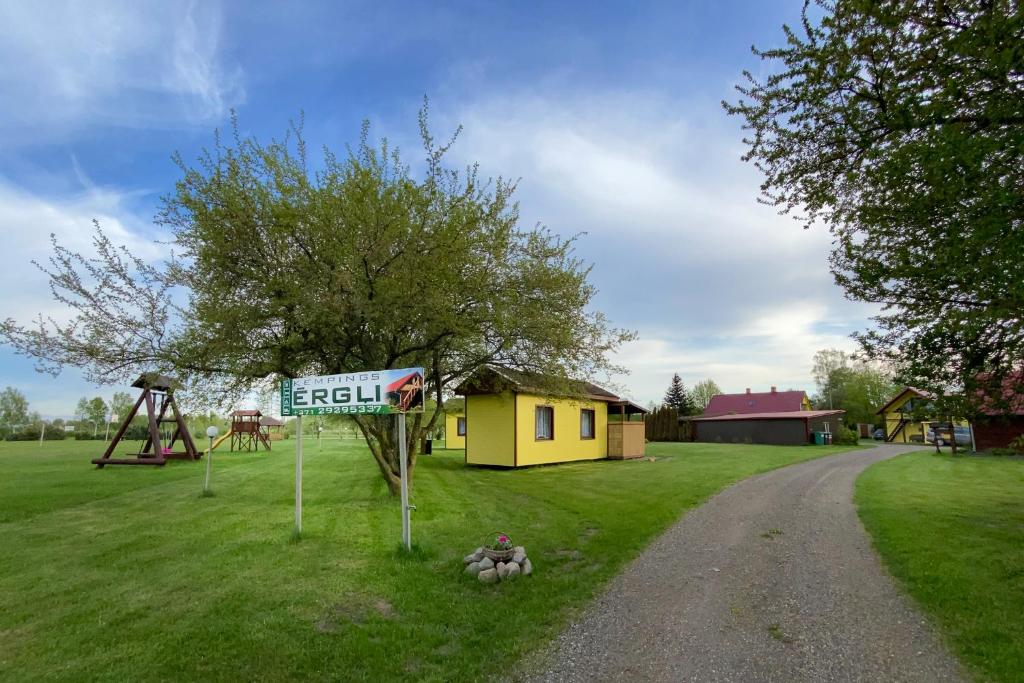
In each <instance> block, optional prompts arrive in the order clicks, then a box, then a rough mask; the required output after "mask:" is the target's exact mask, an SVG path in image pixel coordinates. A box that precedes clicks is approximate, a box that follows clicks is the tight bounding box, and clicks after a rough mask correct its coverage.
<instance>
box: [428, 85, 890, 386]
mask: <svg viewBox="0 0 1024 683" xmlns="http://www.w3.org/2000/svg"><path fill="white" fill-rule="evenodd" d="M455 122H459V123H463V124H464V125H465V134H464V138H463V139H462V140H461V141H460V144H459V145H457V146H456V147H455V148H454V150H453V151H454V152H455V153H457V154H459V155H460V158H461V159H462V160H464V161H474V160H480V161H481V162H482V163H483V168H484V171H485V172H487V173H493V174H497V173H502V174H505V175H511V176H513V177H521V178H522V181H521V183H520V192H519V199H520V203H521V214H522V219H523V223H524V224H527V225H530V224H533V223H534V222H542V223H545V224H547V225H549V226H550V227H552V228H553V229H554V230H556V231H557V232H559V233H561V234H563V235H568V234H573V233H576V232H579V231H586V232H587V233H588V234H587V236H586V237H584V238H583V240H582V241H581V242H580V244H579V252H580V253H581V255H583V256H584V257H585V258H587V259H588V260H590V261H592V262H594V264H595V267H594V271H593V280H594V282H595V283H596V284H597V286H598V287H599V288H600V289H601V293H600V295H599V297H598V301H597V304H598V306H599V307H600V308H601V309H602V310H604V311H605V312H606V313H607V314H608V316H609V317H610V318H611V319H612V320H613V321H614V322H615V324H617V325H621V326H625V327H630V328H633V329H637V330H638V331H639V333H640V341H638V342H636V343H634V344H631V345H629V346H628V347H627V348H626V349H624V350H623V351H622V352H621V353H620V354H619V357H618V361H619V362H620V363H621V364H623V365H625V366H626V367H628V368H630V369H631V371H632V372H631V374H630V375H629V376H628V377H626V378H619V383H620V384H624V385H626V386H627V387H628V388H629V390H630V393H631V394H632V395H633V396H634V397H635V398H638V399H641V400H643V401H647V400H651V399H654V400H657V399H660V397H661V396H662V395H663V393H664V390H665V387H666V386H667V384H668V380H669V379H670V378H671V375H672V373H673V372H679V373H680V374H681V375H682V376H683V379H684V381H686V382H687V384H692V383H693V382H695V381H697V380H699V379H702V378H704V377H712V378H714V379H715V380H716V381H717V382H718V383H719V384H720V385H721V386H722V387H723V388H725V389H727V390H736V391H742V390H743V389H744V388H745V387H751V388H758V387H761V388H764V389H767V388H768V387H769V386H770V385H773V384H774V385H777V386H779V387H789V386H794V387H801V388H806V389H808V390H811V389H812V388H813V387H812V386H811V378H810V365H811V356H812V355H813V354H814V352H815V351H816V350H818V349H821V348H825V347H838V348H844V349H852V347H853V342H852V341H851V340H850V339H849V334H850V332H853V331H855V330H858V329H861V328H862V327H863V326H864V325H865V324H866V322H867V320H866V319H867V317H868V316H869V315H871V313H872V308H871V307H869V306H864V305H860V304H855V303H852V302H849V301H846V300H845V299H843V297H842V292H841V291H840V290H838V288H837V287H836V286H835V284H834V283H833V280H832V276H831V274H830V273H829V271H828V264H827V255H828V251H829V249H830V241H831V238H830V237H829V235H828V232H827V231H826V230H825V229H823V228H822V229H813V230H804V229H803V228H802V227H801V225H800V224H799V223H797V222H796V221H794V220H793V219H791V218H789V217H784V216H779V215H778V213H777V212H776V211H775V210H773V209H772V208H770V207H765V206H763V205H760V204H758V203H757V202H756V198H757V195H758V184H759V182H760V178H759V176H758V175H757V172H756V170H754V169H753V168H751V167H750V166H749V165H747V164H745V163H743V162H742V161H740V159H739V156H740V154H741V153H742V151H743V150H742V145H741V143H740V132H739V131H738V126H736V125H733V124H734V122H732V121H728V120H727V119H726V117H725V115H724V114H723V112H722V111H721V109H720V107H719V106H718V104H717V101H713V100H711V99H700V98H698V97H694V98H690V99H685V98H672V97H666V96H664V95H662V94H653V93H649V92H643V91H637V92H629V91H620V92H603V93H594V92H593V91H588V92H582V93H581V92H575V91H572V90H571V89H568V90H566V89H561V90H560V89H559V88H556V87H553V86H552V85H551V84H539V85H537V86H534V87H532V88H531V89H529V90H525V91H524V90H518V91H515V92H504V93H501V94H499V95H493V96H484V97H483V98H481V99H477V100H475V101H472V102H470V103H468V104H466V105H464V106H463V107H461V108H460V109H457V110H456V115H455V116H453V117H451V118H450V119H449V120H447V121H444V122H443V126H451V125H453V123H455ZM441 129H444V128H443V127H442V128H441Z"/></svg>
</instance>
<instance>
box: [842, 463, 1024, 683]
mask: <svg viewBox="0 0 1024 683" xmlns="http://www.w3.org/2000/svg"><path fill="white" fill-rule="evenodd" d="M932 453H933V452H932V451H920V452H917V453H914V454H912V455H906V456H902V457H899V458H895V459H893V460H889V461H886V462H881V463H879V464H877V465H873V466H872V467H870V468H869V469H868V470H867V471H866V472H865V473H864V474H863V475H861V477H860V479H859V480H858V481H857V492H856V501H857V504H858V507H859V510H860V515H861V519H862V520H863V521H864V525H865V526H866V527H867V529H868V531H869V532H870V533H871V536H872V538H873V540H874V544H875V547H876V548H877V549H878V551H879V553H880V554H881V555H882V557H883V559H884V560H885V562H886V563H887V564H888V566H889V569H890V571H891V572H892V573H893V574H894V575H895V576H896V577H897V578H898V579H899V580H900V581H901V582H902V583H903V585H904V586H905V587H906V589H907V591H908V592H909V593H910V594H911V595H912V596H913V597H914V598H915V599H916V600H917V602H918V603H919V604H920V605H921V606H923V608H924V609H925V610H926V611H927V612H929V613H930V614H931V615H933V617H934V618H935V620H936V621H937V623H938V624H939V626H940V627H941V629H942V631H943V632H944V633H945V634H946V636H947V638H948V641H949V643H950V645H951V646H952V648H953V650H954V651H955V652H957V653H958V654H959V655H960V656H961V658H962V659H963V660H964V661H965V662H966V663H967V664H968V665H969V666H971V667H972V669H973V670H974V671H975V672H976V673H977V674H978V675H979V677H980V678H982V679H985V680H995V681H1021V680H1024V459H1021V458H1012V459H1011V458H995V457H984V456H982V457H977V456H971V457H957V458H952V457H950V456H948V455H943V456H935V455H933V454H932Z"/></svg>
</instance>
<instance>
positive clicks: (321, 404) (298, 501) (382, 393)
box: [281, 368, 424, 550]
mask: <svg viewBox="0 0 1024 683" xmlns="http://www.w3.org/2000/svg"><path fill="white" fill-rule="evenodd" d="M423 401H424V396H423V368H402V369H399V370H373V371H369V372H351V373H344V374H340V375H319V376H315V377H299V378H296V379H286V380H284V381H282V382H281V415H282V416H285V417H288V416H292V415H294V416H295V418H296V419H295V422H296V430H295V436H296V438H295V531H296V532H297V533H301V532H302V416H303V415H391V414H395V415H397V416H398V458H399V460H400V470H401V479H402V545H403V546H405V549H406V550H411V549H412V531H411V520H410V518H409V511H410V510H413V509H415V507H414V506H412V505H409V472H408V464H407V461H408V459H409V449H408V445H407V444H406V440H405V414H406V413H422V412H423ZM318 436H319V435H318Z"/></svg>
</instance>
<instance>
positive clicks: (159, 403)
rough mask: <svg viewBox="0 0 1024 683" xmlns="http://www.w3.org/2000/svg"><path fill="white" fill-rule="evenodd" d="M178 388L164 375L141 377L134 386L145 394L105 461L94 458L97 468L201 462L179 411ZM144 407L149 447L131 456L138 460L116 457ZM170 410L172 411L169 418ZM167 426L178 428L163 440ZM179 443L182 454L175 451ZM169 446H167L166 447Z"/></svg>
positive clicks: (122, 427) (127, 416)
mask: <svg viewBox="0 0 1024 683" xmlns="http://www.w3.org/2000/svg"><path fill="white" fill-rule="evenodd" d="M175 384H176V382H175V381H174V380H173V379H171V378H170V377H166V376H164V375H158V374H155V373H146V374H143V375H140V376H139V378H138V379H137V380H135V382H133V383H132V386H133V387H135V388H136V389H141V390H142V394H141V395H140V396H139V400H137V401H136V402H135V405H134V406H133V407H132V409H131V410H130V411H128V414H127V415H125V417H124V421H123V422H121V426H120V427H119V428H118V430H117V433H116V434H115V435H114V438H113V439H112V440H111V442H110V445H109V446H108V447H107V450H106V452H105V453H104V454H103V457H102V458H94V459H93V461H92V462H93V464H94V465H96V466H97V467H99V468H101V469H102V468H103V466H104V465H163V464H164V463H166V462H167V461H168V460H172V459H173V460H198V459H199V458H201V457H202V452H201V451H198V450H197V449H196V445H195V443H194V442H193V441H192V435H191V434H189V432H188V426H186V424H185V418H184V417H183V416H182V414H181V411H179V410H178V405H177V403H175V402H174V385H175ZM143 404H145V405H146V415H147V417H148V421H149V425H148V427H149V429H148V434H149V436H148V437H147V438H146V443H145V445H143V447H142V449H141V450H140V451H139V452H138V453H133V454H131V455H133V456H134V457H131V458H114V457H112V456H113V454H114V449H115V448H116V447H117V444H119V443H120V442H121V439H122V438H124V435H125V432H127V431H128V427H129V425H131V423H132V420H133V419H134V418H135V416H136V415H137V414H138V412H139V408H140V407H142V405H143ZM168 409H169V410H170V415H169V416H168ZM165 424H166V425H174V431H173V432H171V436H170V438H169V439H167V438H161V430H163V429H164V428H163V425H165ZM179 439H181V446H182V450H180V451H175V450H174V444H175V443H176V442H177V441H178V440H179ZM165 443H166V445H164V444H165Z"/></svg>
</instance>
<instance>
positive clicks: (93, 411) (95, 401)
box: [75, 396, 107, 433]
mask: <svg viewBox="0 0 1024 683" xmlns="http://www.w3.org/2000/svg"><path fill="white" fill-rule="evenodd" d="M75 418H76V419H78V420H80V421H82V422H88V423H89V424H90V425H92V429H93V432H94V433H95V432H96V430H98V429H99V426H100V425H101V424H104V423H105V422H106V421H107V404H106V402H104V400H103V398H102V397H100V396H96V397H93V398H86V397H85V396H83V397H82V398H80V399H78V405H77V406H75Z"/></svg>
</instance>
